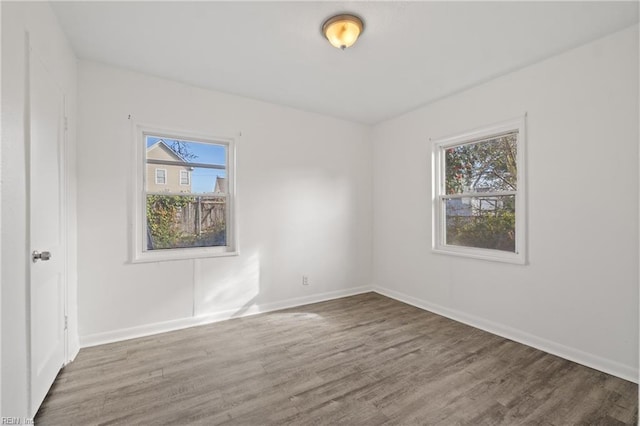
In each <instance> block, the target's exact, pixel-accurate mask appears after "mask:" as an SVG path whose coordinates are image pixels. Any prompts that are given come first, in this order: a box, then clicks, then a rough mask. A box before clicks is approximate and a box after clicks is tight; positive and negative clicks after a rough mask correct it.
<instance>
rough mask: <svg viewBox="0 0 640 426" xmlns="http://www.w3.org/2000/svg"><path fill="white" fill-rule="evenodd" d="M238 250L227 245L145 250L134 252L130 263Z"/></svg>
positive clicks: (235, 253) (224, 254) (225, 254)
mask: <svg viewBox="0 0 640 426" xmlns="http://www.w3.org/2000/svg"><path fill="white" fill-rule="evenodd" d="M239 254H240V252H239V251H238V250H233V249H231V248H228V247H215V248H204V249H203V248H186V249H185V248H182V249H166V250H154V251H145V252H142V253H136V255H135V256H134V258H133V259H131V263H151V262H169V261H172V260H189V259H205V258H213V257H229V256H238V255H239Z"/></svg>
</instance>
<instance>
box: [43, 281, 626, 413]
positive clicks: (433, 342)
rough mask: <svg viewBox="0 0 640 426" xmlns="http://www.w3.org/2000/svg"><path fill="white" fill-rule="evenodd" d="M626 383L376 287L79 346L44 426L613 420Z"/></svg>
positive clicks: (47, 405)
mask: <svg viewBox="0 0 640 426" xmlns="http://www.w3.org/2000/svg"><path fill="white" fill-rule="evenodd" d="M637 420H638V386H637V385H636V384H634V383H631V382H628V381H625V380H622V379H619V378H616V377H614V376H611V375H608V374H605V373H601V372H599V371H596V370H592V369H590V368H587V367H584V366H581V365H579V364H575V363H573V362H570V361H566V360H564V359H562V358H558V357H556V356H553V355H549V354H547V353H545V352H542V351H539V350H537V349H533V348H531V347H528V346H525V345H521V344H519V343H515V342H512V341H510V340H507V339H503V338H501V337H498V336H495V335H492V334H489V333H486V332H484V331H481V330H478V329H475V328H472V327H469V326H466V325H463V324H460V323H458V322H455V321H452V320H449V319H446V318H444V317H441V316H438V315H435V314H432V313H429V312H425V311H423V310H420V309H418V308H414V307H412V306H408V305H405V304H403V303H401V302H397V301H395V300H392V299H389V298H386V297H384V296H380V295H378V294H375V293H367V294H363V295H358V296H353V297H347V298H344V299H337V300H332V301H329V302H323V303H317V304H313V305H307V306H302V307H297V308H293V309H287V310H283V311H278V312H272V313H267V314H261V315H257V316H252V317H247V318H239V319H233V320H230V321H225V322H220V323H216V324H211V325H206V326H201V327H195V328H190V329H186V330H181V331H176V332H171V333H165V334H161V335H156V336H151V337H147V338H141V339H135V340H129V341H125V342H120V343H113V344H109V345H103V346H98V347H93V348H87V349H82V350H81V351H80V353H79V355H78V357H77V359H76V361H74V362H73V363H71V364H70V365H68V366H67V367H66V368H64V369H63V370H62V372H61V373H60V375H59V376H58V378H57V379H56V381H55V383H54V385H53V387H52V389H51V391H50V392H49V395H48V396H47V398H46V399H45V401H44V404H43V405H42V407H41V408H40V411H39V412H38V415H37V416H36V419H35V421H36V424H42V425H70V424H77V425H93V424H104V425H107V424H126V425H131V424H145V425H151V424H179V425H186V424H204V425H215V424H242V425H287V424H300V425H335V424H345V425H379V424H403V425H404V424H408V425H413V424H441V425H449V424H455V425H457V424H468V425H496V424H504V425H513V424H531V425H539V424H541V425H568V424H593V425H618V424H635V423H636V422H637Z"/></svg>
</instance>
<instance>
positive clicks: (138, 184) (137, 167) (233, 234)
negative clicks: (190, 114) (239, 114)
mask: <svg viewBox="0 0 640 426" xmlns="http://www.w3.org/2000/svg"><path fill="white" fill-rule="evenodd" d="M133 129H134V135H133V140H134V145H135V155H134V156H133V158H134V159H135V160H134V164H133V167H132V175H133V185H132V186H133V190H132V191H131V204H132V219H131V224H130V229H131V233H130V235H131V254H130V261H131V263H145V262H161V261H171V260H182V259H199V258H209V257H222V256H237V255H239V250H238V223H237V214H236V199H237V196H236V179H237V176H236V141H235V139H234V138H230V137H217V136H211V135H203V134H199V133H194V132H189V131H183V130H177V129H166V128H162V127H159V126H153V125H145V124H133ZM148 135H152V136H160V137H164V138H167V139H181V140H188V141H193V142H202V143H213V144H217V145H225V146H226V147H227V161H226V166H227V169H226V172H227V173H226V174H227V212H226V214H227V217H226V223H227V245H226V246H217V247H189V248H176V249H163V250H153V251H148V250H146V241H147V226H146V189H145V186H146V185H145V183H146V179H147V174H146V167H147V158H146V139H145V138H146V136H148Z"/></svg>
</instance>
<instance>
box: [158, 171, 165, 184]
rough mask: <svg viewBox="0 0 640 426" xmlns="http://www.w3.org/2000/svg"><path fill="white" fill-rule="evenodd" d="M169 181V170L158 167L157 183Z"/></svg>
mask: <svg viewBox="0 0 640 426" xmlns="http://www.w3.org/2000/svg"><path fill="white" fill-rule="evenodd" d="M166 183H167V171H166V170H165V169H156V184H158V185H165V184H166Z"/></svg>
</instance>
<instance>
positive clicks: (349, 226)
mask: <svg viewBox="0 0 640 426" xmlns="http://www.w3.org/2000/svg"><path fill="white" fill-rule="evenodd" d="M79 111H80V117H79V128H78V134H79V136H78V137H79V141H80V143H79V147H78V177H79V179H78V182H79V186H78V221H79V222H78V227H79V256H78V257H79V293H78V294H79V307H80V335H81V341H82V344H83V345H91V344H96V343H100V342H105V341H109V340H115V339H121V338H126V337H132V336H137V335H142V334H146V333H151V332H157V331H162V330H167V329H172V328H176V327H183V326H187V325H191V324H194V323H197V322H198V321H199V319H200V318H203V317H205V318H208V319H213V318H218V319H219V318H228V317H229V316H231V315H234V314H236V315H239V314H243V313H250V312H256V311H258V310H268V309H273V308H278V307H281V306H287V305H292V304H301V303H304V302H307V301H314V300H320V299H322V298H327V297H338V296H341V295H346V294H352V293H354V292H360V291H363V290H368V289H370V284H371V249H372V242H371V226H372V216H371V145H370V143H369V139H368V130H369V129H368V128H367V127H365V126H363V125H359V124H353V123H349V122H347V121H341V120H338V119H335V118H329V117H324V116H321V115H317V114H312V113H306V112H302V111H299V110H294V109H290V108H285V107H279V106H275V105H271V104H267V103H263V102H257V101H252V100H248V99H244V98H240V97H237V96H232V95H226V94H222V93H217V92H213V91H208V90H204V89H199V88H195V87H191V86H187V85H183V84H179V83H175V82H171V81H167V80H163V79H159V78H155V77H151V76H147V75H143V74H137V73H133V72H128V71H124V70H120V69H116V68H111V67H107V66H104V65H100V64H97V63H93V62H86V61H81V62H80V65H79ZM129 115H131V117H132V120H129V119H128V117H129ZM132 121H135V122H139V123H145V124H150V125H156V126H159V127H163V128H169V129H171V128H175V129H184V130H188V131H191V132H196V133H201V134H210V135H213V136H222V137H225V136H230V137H235V138H236V144H237V190H238V197H237V198H238V209H237V212H238V223H239V237H240V244H239V247H240V255H239V256H234V257H225V258H210V259H201V260H183V261H171V262H159V263H146V264H130V263H129V260H128V259H129V258H128V253H129V248H130V237H131V235H130V234H131V223H130V212H131V200H130V198H129V193H130V183H131V179H132V176H131V170H132V163H131V161H132V157H133V152H134V140H133V133H132ZM240 132H242V136H241V137H240V136H238V135H239V133H240ZM303 274H305V275H308V276H309V277H310V285H309V286H302V285H301V282H302V275H303Z"/></svg>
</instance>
